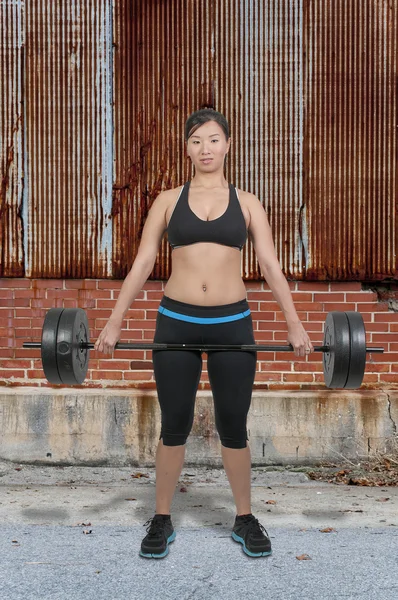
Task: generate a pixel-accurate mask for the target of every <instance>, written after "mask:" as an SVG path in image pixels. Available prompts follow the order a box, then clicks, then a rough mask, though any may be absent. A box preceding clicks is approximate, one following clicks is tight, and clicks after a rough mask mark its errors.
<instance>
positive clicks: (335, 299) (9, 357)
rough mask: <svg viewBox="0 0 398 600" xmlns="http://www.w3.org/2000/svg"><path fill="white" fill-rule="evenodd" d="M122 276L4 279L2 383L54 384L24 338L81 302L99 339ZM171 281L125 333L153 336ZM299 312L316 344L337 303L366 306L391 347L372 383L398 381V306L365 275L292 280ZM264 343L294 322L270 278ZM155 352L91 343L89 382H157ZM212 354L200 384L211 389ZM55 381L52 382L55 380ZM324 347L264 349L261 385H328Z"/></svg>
mask: <svg viewBox="0 0 398 600" xmlns="http://www.w3.org/2000/svg"><path fill="white" fill-rule="evenodd" d="M121 284H122V282H121V281H114V280H91V279H87V280H47V279H37V280H29V279H0V385H3V386H20V385H30V386H31V385H34V386H49V384H48V383H47V382H46V380H45V379H44V374H43V371H42V369H41V360H40V350H27V349H24V348H22V343H23V342H24V341H40V338H41V328H42V324H43V320H44V316H45V313H46V311H47V310H48V309H49V308H51V307H53V306H59V307H77V306H79V307H80V308H83V309H85V310H86V311H87V315H88V319H89V325H90V336H91V341H95V339H96V337H97V335H98V333H99V331H100V330H101V329H102V327H103V326H104V325H105V323H106V321H107V318H108V317H109V315H110V313H111V309H112V307H113V306H114V303H115V300H116V298H117V294H118V291H119V289H120V287H121ZM164 285H165V283H164V282H161V281H148V282H147V283H146V285H145V287H144V289H143V290H142V291H141V292H140V294H139V296H138V297H137V298H136V300H135V301H134V302H133V305H132V308H131V309H130V311H129V313H128V315H127V317H128V318H127V320H126V321H125V323H124V329H123V332H122V337H121V340H122V341H128V340H141V341H145V342H151V341H152V339H153V335H154V329H155V319H156V313H157V308H158V305H159V301H160V299H161V297H162V294H163V289H164ZM289 285H290V288H291V290H292V294H293V299H294V302H295V306H296V309H297V311H298V314H299V317H300V318H301V320H302V321H303V323H304V326H305V327H306V329H307V331H308V333H309V335H310V337H311V340H312V342H313V343H314V344H319V345H320V344H322V340H323V324H324V321H325V318H326V314H327V313H328V312H329V311H331V310H343V311H344V310H358V311H360V312H361V313H362V315H363V317H364V321H365V325H366V330H367V343H368V344H369V345H376V346H383V347H384V348H385V353H384V354H373V355H371V356H370V355H368V361H367V367H366V374H365V379H364V383H363V387H364V388H380V389H396V388H398V313H395V312H392V311H389V309H388V303H387V302H378V301H377V294H376V293H374V292H371V291H366V290H362V288H361V284H360V283H309V282H290V284H289ZM246 288H247V293H248V300H249V304H250V308H251V311H252V317H253V322H254V328H255V338H256V343H258V344H264V343H279V344H284V343H286V323H285V321H284V319H283V316H282V313H281V311H280V310H279V306H278V304H277V303H276V302H275V300H274V299H273V296H272V293H271V291H270V290H269V288H268V287H267V285H266V284H265V283H263V282H261V281H259V282H248V283H247V284H246ZM151 355H152V354H151V352H150V351H142V350H130V351H128V350H116V351H115V352H114V356H113V358H107V357H106V356H105V355H103V354H101V353H99V352H94V351H91V354H90V363H89V371H88V373H87V378H86V381H85V383H84V386H85V387H125V386H128V387H137V388H153V389H155V381H154V378H153V371H152V363H151ZM206 369H207V367H206V360H205V355H204V362H203V373H202V379H201V384H200V388H201V389H209V384H208V378H207V370H206ZM49 387H51V386H49ZM323 387H324V384H323V373H322V355H321V353H313V354H312V355H310V356H309V357H306V358H302V359H298V358H296V357H295V356H294V354H293V353H287V352H285V353H283V352H278V353H265V352H259V354H258V367H257V375H256V379H255V388H266V389H286V390H299V389H314V390H316V389H320V388H323Z"/></svg>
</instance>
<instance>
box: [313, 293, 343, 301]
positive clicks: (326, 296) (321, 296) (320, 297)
mask: <svg viewBox="0 0 398 600" xmlns="http://www.w3.org/2000/svg"><path fill="white" fill-rule="evenodd" d="M314 301H315V302H345V301H346V298H345V294H342V293H340V294H339V293H337V292H336V293H334V294H333V293H331V292H324V293H317V294H314Z"/></svg>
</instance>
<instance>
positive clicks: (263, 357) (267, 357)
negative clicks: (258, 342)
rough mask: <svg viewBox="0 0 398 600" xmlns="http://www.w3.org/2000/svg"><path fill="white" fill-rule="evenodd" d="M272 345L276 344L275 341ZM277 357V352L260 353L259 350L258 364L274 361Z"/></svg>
mask: <svg viewBox="0 0 398 600" xmlns="http://www.w3.org/2000/svg"><path fill="white" fill-rule="evenodd" d="M270 343H274V342H273V341H271V342H270ZM274 357H275V352H265V351H259V350H257V361H258V363H260V362H263V361H264V362H269V361H270V360H273V359H274Z"/></svg>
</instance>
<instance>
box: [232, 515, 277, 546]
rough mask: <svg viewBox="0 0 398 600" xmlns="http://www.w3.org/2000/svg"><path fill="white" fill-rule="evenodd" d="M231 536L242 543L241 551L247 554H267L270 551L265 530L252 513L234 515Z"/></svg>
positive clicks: (269, 541)
mask: <svg viewBox="0 0 398 600" xmlns="http://www.w3.org/2000/svg"><path fill="white" fill-rule="evenodd" d="M232 538H233V539H234V540H235V542H239V543H240V544H243V552H245V553H246V554H247V555H248V556H269V555H270V554H271V553H272V550H271V540H270V539H269V537H268V533H267V530H266V529H265V528H264V527H263V526H262V525H261V524H260V523H259V522H258V520H257V519H256V518H255V517H254V516H253V515H252V514H250V515H240V516H236V518H235V524H234V528H233V531H232Z"/></svg>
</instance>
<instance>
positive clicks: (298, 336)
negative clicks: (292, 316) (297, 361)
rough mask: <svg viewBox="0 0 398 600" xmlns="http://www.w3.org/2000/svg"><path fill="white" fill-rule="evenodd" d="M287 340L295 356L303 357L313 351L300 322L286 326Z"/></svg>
mask: <svg viewBox="0 0 398 600" xmlns="http://www.w3.org/2000/svg"><path fill="white" fill-rule="evenodd" d="M287 339H288V341H289V343H290V344H291V345H292V346H293V348H294V353H295V355H296V356H305V355H306V354H310V352H313V351H314V346H313V345H312V343H311V340H310V338H309V337H308V334H307V332H306V330H305V329H304V327H303V325H302V323H301V321H299V322H298V323H293V324H290V325H288V334H287Z"/></svg>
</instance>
